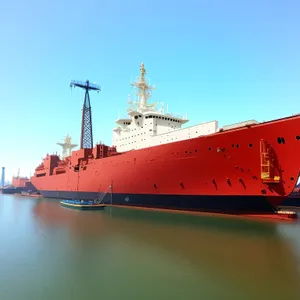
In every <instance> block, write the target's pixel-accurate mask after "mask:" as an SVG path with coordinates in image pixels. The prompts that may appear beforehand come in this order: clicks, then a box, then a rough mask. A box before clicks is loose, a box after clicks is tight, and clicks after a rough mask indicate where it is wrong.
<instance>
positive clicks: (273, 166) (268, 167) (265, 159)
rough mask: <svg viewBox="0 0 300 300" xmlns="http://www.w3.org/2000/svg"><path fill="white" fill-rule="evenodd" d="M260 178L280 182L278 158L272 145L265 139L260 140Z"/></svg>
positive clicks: (265, 180) (268, 181) (264, 181)
mask: <svg viewBox="0 0 300 300" xmlns="http://www.w3.org/2000/svg"><path fill="white" fill-rule="evenodd" d="M260 167H261V173H260V178H261V180H262V182H263V183H279V182H280V180H281V178H280V176H279V174H278V172H277V170H278V168H277V160H276V155H275V152H274V150H273V148H272V146H271V145H270V144H269V143H268V142H266V141H265V140H261V141H260Z"/></svg>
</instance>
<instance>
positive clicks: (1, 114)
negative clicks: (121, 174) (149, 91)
mask: <svg viewBox="0 0 300 300" xmlns="http://www.w3.org/2000/svg"><path fill="white" fill-rule="evenodd" d="M299 11H300V1H298V0H294V1H291V0H285V1H278V0H251V1H241V0H197V1H196V0H195V1H192V0H185V1H181V0H178V1H177V0H176V1H170V0H160V1H157V0H154V1H137V0H129V1H125V0H119V1H116V0H111V1H100V0H97V1H96V0H95V1H90V0H86V1H77V0H72V1H59V0H52V1H35V0H28V1H21V0H18V1H15V0H10V1H2V2H1V10H0V33H1V34H0V39H1V43H0V82H1V94H0V120H1V126H2V127H1V133H0V165H1V166H5V167H6V175H7V178H8V179H10V178H11V176H12V175H13V174H17V170H18V168H20V174H21V175H27V176H29V175H30V173H31V174H33V172H34V168H35V167H36V166H37V165H38V164H39V163H40V162H41V159H42V157H43V156H44V155H45V154H46V153H47V152H49V153H53V152H56V151H60V148H59V146H57V145H56V143H57V142H59V141H61V140H62V139H63V137H64V136H65V135H66V134H67V133H69V134H70V135H71V137H72V138H73V142H76V143H78V144H79V139H80V126H81V107H82V102H83V97H84V93H83V91H82V90H79V89H75V90H72V93H71V91H70V87H69V84H70V81H71V80H72V79H74V80H86V79H89V80H90V81H93V82H96V83H98V84H99V85H101V87H102V91H101V92H100V93H99V94H97V93H91V104H92V117H93V130H94V140H95V141H103V142H105V143H109V144H111V139H112V129H113V128H114V127H115V123H114V122H115V120H116V118H117V116H118V111H120V114H121V116H125V109H126V107H127V95H128V94H129V93H132V90H131V87H130V85H129V82H130V79H131V78H132V77H133V78H134V77H135V76H136V75H139V66H140V63H141V62H144V63H145V67H146V70H147V76H148V77H150V79H151V83H155V85H156V88H157V90H156V91H155V92H154V94H153V98H152V101H163V102H165V103H166V104H168V107H169V111H170V112H172V113H175V114H185V113H187V115H188V118H189V119H190V122H189V123H188V124H189V125H194V124H196V123H200V122H206V121H210V120H218V121H219V125H220V126H222V125H226V124H232V123H235V122H239V121H244V120H249V119H256V120H258V121H264V120H270V119H273V118H280V117H284V116H287V115H291V114H296V113H298V112H299V96H300V88H299V83H300V36H299V35H300V33H299V32H300V17H299ZM297 103H298V104H297Z"/></svg>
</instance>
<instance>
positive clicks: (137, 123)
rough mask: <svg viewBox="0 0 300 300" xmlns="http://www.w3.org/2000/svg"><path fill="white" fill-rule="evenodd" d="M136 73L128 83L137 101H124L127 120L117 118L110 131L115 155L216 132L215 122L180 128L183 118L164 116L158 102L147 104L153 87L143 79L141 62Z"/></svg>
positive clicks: (143, 69) (162, 107) (162, 105)
mask: <svg viewBox="0 0 300 300" xmlns="http://www.w3.org/2000/svg"><path fill="white" fill-rule="evenodd" d="M140 71H141V73H140V76H138V78H137V81H136V82H132V83H131V85H132V86H133V87H135V88H136V90H135V94H136V95H137V101H131V100H130V98H129V99H128V104H129V108H128V109H127V113H128V118H124V119H122V118H119V119H118V120H117V121H116V123H117V124H118V126H117V127H116V128H115V129H114V130H113V141H112V144H113V145H114V146H116V148H117V149H116V150H117V151H118V152H124V151H129V150H133V149H141V148H146V147H152V146H156V145H161V144H166V143H172V142H176V141H182V140H186V139H190V138H195V137H199V136H202V135H207V134H212V133H215V132H217V131H218V122H217V121H211V122H206V123H201V124H198V125H195V126H191V127H187V128H182V125H183V124H185V123H187V122H188V119H187V118H186V117H182V116H175V115H172V114H169V113H165V111H164V104H163V103H162V102H157V103H152V104H150V103H148V102H147V100H148V99H149V98H150V97H151V95H152V93H151V91H152V90H154V89H155V87H154V86H150V84H149V82H148V81H147V80H146V78H145V74H146V70H145V67H144V63H142V64H141V66H140ZM159 104H160V107H159V108H158V106H159Z"/></svg>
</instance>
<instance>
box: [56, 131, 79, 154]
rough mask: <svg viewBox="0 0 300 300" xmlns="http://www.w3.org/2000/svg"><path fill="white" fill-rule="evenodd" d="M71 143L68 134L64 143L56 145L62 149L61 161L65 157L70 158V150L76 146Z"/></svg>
mask: <svg viewBox="0 0 300 300" xmlns="http://www.w3.org/2000/svg"><path fill="white" fill-rule="evenodd" d="M71 141H72V139H71V137H70V136H69V134H67V135H66V137H65V139H64V143H56V144H57V145H59V146H61V147H62V148H63V151H62V159H65V158H66V157H67V156H71V151H72V149H73V148H75V147H76V146H77V145H76V144H72V143H71Z"/></svg>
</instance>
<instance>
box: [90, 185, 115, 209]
mask: <svg viewBox="0 0 300 300" xmlns="http://www.w3.org/2000/svg"><path fill="white" fill-rule="evenodd" d="M109 190H110V194H111V199H110V200H111V203H112V184H110V185H109V187H108V189H107V190H106V192H105V193H103V195H102V196H101V197H99V198H97V199H95V200H94V202H95V203H97V204H100V203H103V199H104V197H105V196H106V195H107V194H108V192H109Z"/></svg>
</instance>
